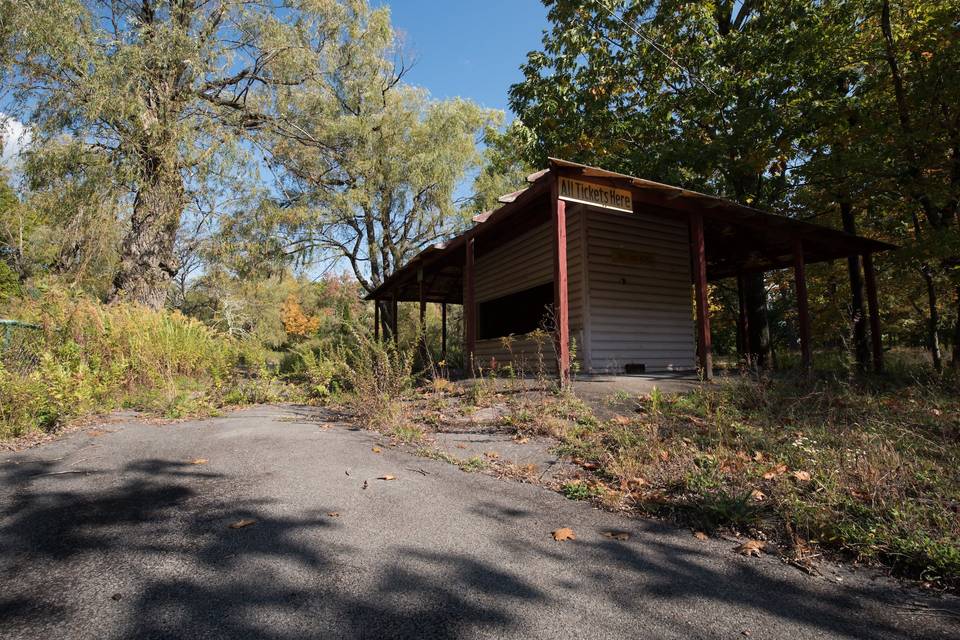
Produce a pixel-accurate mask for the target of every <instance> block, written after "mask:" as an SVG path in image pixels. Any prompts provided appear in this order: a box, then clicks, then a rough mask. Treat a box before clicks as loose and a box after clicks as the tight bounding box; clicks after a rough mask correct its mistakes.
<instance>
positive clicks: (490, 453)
mask: <svg viewBox="0 0 960 640" xmlns="http://www.w3.org/2000/svg"><path fill="white" fill-rule="evenodd" d="M483 455H485V456H486V457H487V458H489V459H490V460H496V459H497V458H499V457H500V454H499V453H497V452H496V451H487V452H486V453H484V454H483Z"/></svg>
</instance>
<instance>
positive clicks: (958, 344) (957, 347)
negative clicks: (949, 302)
mask: <svg viewBox="0 0 960 640" xmlns="http://www.w3.org/2000/svg"><path fill="white" fill-rule="evenodd" d="M954 291H955V294H956V296H957V306H956V311H957V320H956V322H954V323H953V357H952V358H951V360H950V366H951V367H952V368H954V369H960V286H958V287H957V288H956V289H955V290H954Z"/></svg>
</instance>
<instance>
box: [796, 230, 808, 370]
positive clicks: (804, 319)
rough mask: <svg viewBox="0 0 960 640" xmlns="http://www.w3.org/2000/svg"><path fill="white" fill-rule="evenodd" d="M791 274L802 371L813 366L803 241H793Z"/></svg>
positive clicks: (798, 239) (797, 239)
mask: <svg viewBox="0 0 960 640" xmlns="http://www.w3.org/2000/svg"><path fill="white" fill-rule="evenodd" d="M793 276H794V280H795V284H796V287H797V315H798V318H799V322H798V324H799V328H800V366H801V367H802V368H803V371H804V373H808V372H809V371H810V369H811V368H812V367H813V351H812V349H811V344H810V304H809V302H808V300H807V269H806V262H805V260H804V258H803V241H802V240H801V239H800V238H796V239H795V240H794V243H793Z"/></svg>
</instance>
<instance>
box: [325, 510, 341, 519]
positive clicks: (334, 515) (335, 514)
mask: <svg viewBox="0 0 960 640" xmlns="http://www.w3.org/2000/svg"><path fill="white" fill-rule="evenodd" d="M327 515H328V516H330V517H331V518H339V517H340V514H339V513H337V512H336V511H328V512H327Z"/></svg>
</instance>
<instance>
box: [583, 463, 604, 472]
mask: <svg viewBox="0 0 960 640" xmlns="http://www.w3.org/2000/svg"><path fill="white" fill-rule="evenodd" d="M599 466H600V465H598V464H597V463H596V462H584V463H583V468H584V469H586V470H587V471H593V470H594V469H597V468H598V467H599Z"/></svg>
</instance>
